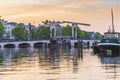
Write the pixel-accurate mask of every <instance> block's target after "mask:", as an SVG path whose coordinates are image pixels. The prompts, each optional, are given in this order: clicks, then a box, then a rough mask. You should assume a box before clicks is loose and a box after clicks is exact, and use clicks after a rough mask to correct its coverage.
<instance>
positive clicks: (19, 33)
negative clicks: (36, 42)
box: [12, 25, 28, 40]
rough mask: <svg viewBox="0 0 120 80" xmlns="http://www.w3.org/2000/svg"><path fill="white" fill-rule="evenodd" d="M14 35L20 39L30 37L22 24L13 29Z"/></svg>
mask: <svg viewBox="0 0 120 80" xmlns="http://www.w3.org/2000/svg"><path fill="white" fill-rule="evenodd" d="M12 35H13V36H15V37H16V39H19V40H27V39H28V31H27V30H25V29H24V28H23V27H22V26H20V25H17V26H16V27H15V28H14V29H13V30H12Z"/></svg>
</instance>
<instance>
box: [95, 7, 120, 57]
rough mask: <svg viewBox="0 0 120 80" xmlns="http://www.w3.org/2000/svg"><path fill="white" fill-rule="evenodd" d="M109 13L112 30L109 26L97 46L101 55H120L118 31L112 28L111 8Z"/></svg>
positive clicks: (119, 35) (119, 33)
mask: <svg viewBox="0 0 120 80" xmlns="http://www.w3.org/2000/svg"><path fill="white" fill-rule="evenodd" d="M111 13H112V30H111V29H110V28H109V29H108V31H107V32H105V33H104V38H102V39H101V40H100V42H99V43H98V44H97V47H98V48H99V50H100V52H101V53H102V54H103V55H110V56H120V32H115V30H114V23H113V22H114V21H113V11H112V9H111Z"/></svg>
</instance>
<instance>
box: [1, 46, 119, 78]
mask: <svg viewBox="0 0 120 80" xmlns="http://www.w3.org/2000/svg"><path fill="white" fill-rule="evenodd" d="M77 52H78V50H77V49H75V48H71V49H70V48H67V47H64V48H59V49H57V50H54V49H53V51H50V49H48V48H43V49H33V48H24V49H0V80H120V58H119V57H116V58H109V57H102V58H100V57H98V56H97V55H93V54H91V50H88V49H86V50H84V51H83V57H81V58H79V57H78V53H77Z"/></svg>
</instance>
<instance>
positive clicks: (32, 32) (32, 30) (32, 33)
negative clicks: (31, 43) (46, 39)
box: [30, 29, 37, 40]
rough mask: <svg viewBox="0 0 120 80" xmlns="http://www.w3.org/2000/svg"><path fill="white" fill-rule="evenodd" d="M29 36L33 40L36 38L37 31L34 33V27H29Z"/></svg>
mask: <svg viewBox="0 0 120 80" xmlns="http://www.w3.org/2000/svg"><path fill="white" fill-rule="evenodd" d="M30 36H31V38H32V39H33V40H34V39H36V38H37V33H36V30H35V29H31V35H30Z"/></svg>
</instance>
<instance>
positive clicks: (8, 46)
mask: <svg viewBox="0 0 120 80" xmlns="http://www.w3.org/2000/svg"><path fill="white" fill-rule="evenodd" d="M4 48H15V44H5V45H4Z"/></svg>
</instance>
